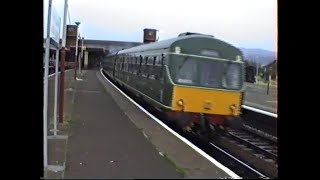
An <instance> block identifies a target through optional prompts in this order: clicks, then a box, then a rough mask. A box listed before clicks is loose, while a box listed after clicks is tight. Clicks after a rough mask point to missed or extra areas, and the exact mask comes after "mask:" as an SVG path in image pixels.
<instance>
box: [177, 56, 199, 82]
mask: <svg viewBox="0 0 320 180" xmlns="http://www.w3.org/2000/svg"><path fill="white" fill-rule="evenodd" d="M176 69H177V74H176V77H175V80H176V82H178V83H182V84H190V85H193V84H195V83H196V81H197V63H196V61H194V60H192V59H191V58H188V57H183V58H179V60H178V61H177V67H176Z"/></svg>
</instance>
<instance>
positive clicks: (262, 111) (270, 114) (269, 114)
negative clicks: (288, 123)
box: [242, 105, 278, 118]
mask: <svg viewBox="0 0 320 180" xmlns="http://www.w3.org/2000/svg"><path fill="white" fill-rule="evenodd" d="M242 107H243V108H245V109H249V110H251V111H254V112H257V113H261V114H264V115H267V116H271V117H274V118H278V114H275V113H271V112H268V111H264V110H261V109H257V108H254V107H250V106H247V105H242Z"/></svg>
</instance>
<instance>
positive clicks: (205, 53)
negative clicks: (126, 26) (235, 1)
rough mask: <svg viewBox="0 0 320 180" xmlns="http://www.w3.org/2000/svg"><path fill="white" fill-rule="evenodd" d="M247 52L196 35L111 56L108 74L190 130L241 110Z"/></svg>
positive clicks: (217, 123) (221, 124) (215, 124)
mask: <svg viewBox="0 0 320 180" xmlns="http://www.w3.org/2000/svg"><path fill="white" fill-rule="evenodd" d="M242 58H243V55H242V52H241V51H240V50H239V49H238V48H236V47H234V46H232V45H230V44H229V43H226V42H224V41H221V40H218V39H216V38H214V37H213V36H210V35H202V34H191V35H188V34H186V35H182V36H178V37H177V38H173V39H169V40H164V41H159V42H154V43H149V44H143V45H140V46H136V47H133V48H129V49H125V50H121V51H118V52H116V53H113V54H109V55H107V56H106V57H105V58H104V60H103V61H102V63H101V65H102V68H103V71H104V73H105V74H107V76H109V78H111V79H113V80H114V81H115V82H117V83H118V84H120V85H121V86H124V87H125V88H126V89H128V90H129V91H131V92H132V93H134V94H136V95H137V96H138V97H140V98H142V99H143V100H144V101H146V102H147V103H148V104H150V105H151V106H154V107H155V108H156V109H157V110H159V111H161V112H162V113H164V114H165V115H166V117H167V118H168V119H171V120H176V121H177V122H178V124H180V125H181V126H182V128H183V129H185V130H191V129H193V128H197V127H200V128H201V129H203V130H208V128H211V129H212V128H219V129H220V128H225V127H227V126H228V125H229V124H230V122H231V123H232V122H233V120H234V119H237V118H238V117H239V116H240V113H241V105H242V101H243V92H244V90H243V85H244V78H245V76H244V75H245V72H244V71H245V67H244V63H243V61H242Z"/></svg>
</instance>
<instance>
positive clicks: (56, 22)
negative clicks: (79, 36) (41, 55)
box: [51, 8, 61, 136]
mask: <svg viewBox="0 0 320 180" xmlns="http://www.w3.org/2000/svg"><path fill="white" fill-rule="evenodd" d="M53 10H54V8H53ZM52 17H53V25H52V26H51V28H52V31H51V32H53V35H52V37H53V40H54V41H56V42H57V44H58V46H57V51H56V65H55V67H56V73H55V89H54V94H55V95H54V117H53V118H54V119H53V121H54V122H53V123H54V128H53V134H54V136H57V131H58V130H57V109H58V104H57V102H58V76H59V74H58V69H59V50H60V24H61V18H60V17H59V16H58V14H57V13H56V12H55V11H53V16H52Z"/></svg>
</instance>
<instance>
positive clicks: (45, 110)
mask: <svg viewBox="0 0 320 180" xmlns="http://www.w3.org/2000/svg"><path fill="white" fill-rule="evenodd" d="M51 9H52V0H49V7H48V21H47V23H48V24H47V38H46V56H45V68H44V88H43V90H44V98H43V135H44V136H43V155H44V156H43V166H44V168H45V169H47V168H48V134H47V133H48V125H47V124H48V74H49V54H50V49H49V46H50V29H51V28H50V25H51Z"/></svg>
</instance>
